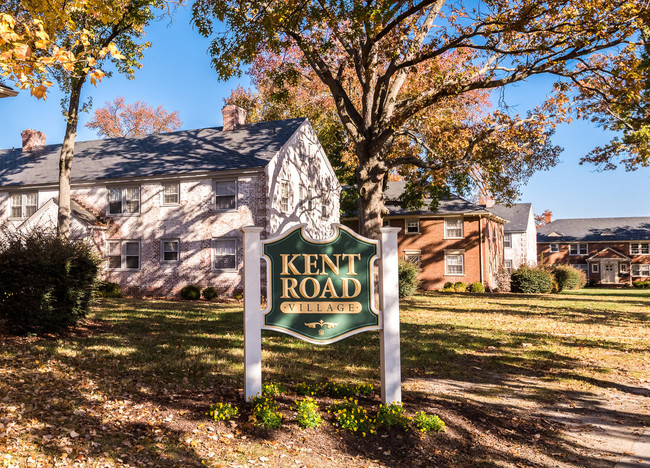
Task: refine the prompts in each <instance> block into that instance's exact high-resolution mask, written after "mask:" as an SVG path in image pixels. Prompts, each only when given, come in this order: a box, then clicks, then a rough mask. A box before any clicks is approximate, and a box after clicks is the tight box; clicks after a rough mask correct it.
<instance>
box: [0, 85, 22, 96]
mask: <svg viewBox="0 0 650 468" xmlns="http://www.w3.org/2000/svg"><path fill="white" fill-rule="evenodd" d="M17 94H18V91H16V90H14V89H12V88H10V87H9V86H5V85H3V84H2V83H0V98H2V97H11V96H15V95H17Z"/></svg>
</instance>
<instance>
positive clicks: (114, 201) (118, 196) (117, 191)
mask: <svg viewBox="0 0 650 468" xmlns="http://www.w3.org/2000/svg"><path fill="white" fill-rule="evenodd" d="M137 213H140V187H110V188H109V189H108V214H112V215H114V214H137Z"/></svg>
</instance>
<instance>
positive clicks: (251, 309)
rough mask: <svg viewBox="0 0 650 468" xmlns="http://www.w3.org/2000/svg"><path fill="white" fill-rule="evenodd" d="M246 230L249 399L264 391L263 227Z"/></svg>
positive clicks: (246, 379)
mask: <svg viewBox="0 0 650 468" xmlns="http://www.w3.org/2000/svg"><path fill="white" fill-rule="evenodd" d="M242 231H243V233H244V394H245V396H246V400H249V399H250V398H252V397H254V396H255V395H261V394H262V307H261V304H260V293H261V287H260V281H261V278H260V257H261V252H262V250H261V244H260V233H261V232H262V228H261V227H255V226H246V227H244V228H242Z"/></svg>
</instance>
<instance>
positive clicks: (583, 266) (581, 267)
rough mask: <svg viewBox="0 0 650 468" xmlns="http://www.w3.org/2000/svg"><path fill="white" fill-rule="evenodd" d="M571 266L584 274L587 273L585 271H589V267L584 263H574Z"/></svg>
mask: <svg viewBox="0 0 650 468" xmlns="http://www.w3.org/2000/svg"><path fill="white" fill-rule="evenodd" d="M571 266H572V267H573V268H575V269H576V270H580V271H584V272H585V273H587V270H588V269H589V265H587V264H586V263H574V264H572V265H571Z"/></svg>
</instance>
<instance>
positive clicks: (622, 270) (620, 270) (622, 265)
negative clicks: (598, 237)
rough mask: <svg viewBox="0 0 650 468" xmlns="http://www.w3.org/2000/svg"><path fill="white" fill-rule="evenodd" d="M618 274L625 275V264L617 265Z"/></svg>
mask: <svg viewBox="0 0 650 468" xmlns="http://www.w3.org/2000/svg"><path fill="white" fill-rule="evenodd" d="M618 272H619V273H627V263H619V264H618Z"/></svg>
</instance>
